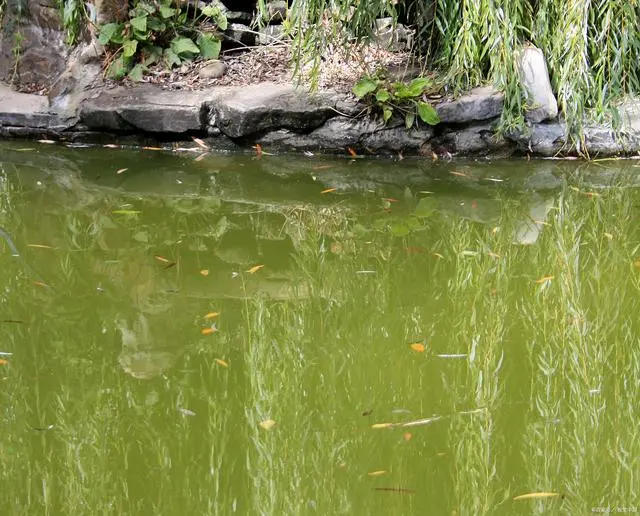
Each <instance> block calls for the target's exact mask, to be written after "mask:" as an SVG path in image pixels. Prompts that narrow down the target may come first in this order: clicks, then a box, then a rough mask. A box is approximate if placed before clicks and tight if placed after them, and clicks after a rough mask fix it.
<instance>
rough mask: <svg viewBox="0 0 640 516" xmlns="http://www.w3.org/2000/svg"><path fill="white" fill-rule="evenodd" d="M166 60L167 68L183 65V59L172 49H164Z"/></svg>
mask: <svg viewBox="0 0 640 516" xmlns="http://www.w3.org/2000/svg"><path fill="white" fill-rule="evenodd" d="M164 60H165V62H166V63H167V68H171V67H173V66H174V65H177V66H179V65H181V64H182V59H180V57H179V56H178V55H177V54H176V53H175V52H174V51H173V50H171V49H170V48H165V49H164Z"/></svg>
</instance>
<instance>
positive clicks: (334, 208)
mask: <svg viewBox="0 0 640 516" xmlns="http://www.w3.org/2000/svg"><path fill="white" fill-rule="evenodd" d="M636 170H637V169H636V165H635V161H631V160H629V161H620V162H600V163H590V164H586V163H581V162H570V161H553V160H544V161H535V162H523V161H504V162H485V161H479V162H463V163H461V162H455V163H446V162H441V161H439V162H432V161H424V160H403V161H399V162H393V161H377V160H372V161H366V160H360V159H344V160H336V159H327V158H324V157H321V156H315V157H303V158H292V157H275V156H265V155H263V156H262V157H261V159H257V158H256V157H253V156H228V155H207V156H205V157H204V158H203V159H200V160H195V159H194V156H192V155H186V154H184V155H182V154H181V155H178V154H170V153H167V152H161V153H158V152H152V151H144V152H142V151H140V152H138V151H120V150H104V149H66V148H60V147H55V148H51V147H46V146H42V145H38V144H33V143H28V144H22V143H12V144H1V145H0V228H1V230H0V271H2V272H1V273H0V274H1V277H2V280H3V284H4V289H3V290H2V292H1V293H0V352H2V353H5V354H3V355H1V356H0V358H1V359H2V365H0V367H2V370H1V373H2V378H3V382H4V385H5V389H4V390H3V391H2V394H1V395H0V403H1V404H2V406H3V407H4V412H3V422H4V423H5V425H4V426H5V440H4V447H3V451H2V452H0V478H2V482H3V486H7V488H6V489H3V491H2V495H1V497H0V500H1V501H2V502H3V506H6V507H9V508H10V509H9V510H10V511H12V512H13V513H16V514H17V513H24V512H25V511H27V512H29V511H33V507H37V508H38V512H43V513H47V512H49V513H64V514H80V513H87V512H89V513H94V512H109V513H118V514H129V513H132V514H133V513H135V514H137V513H154V514H155V513H158V514H160V513H163V514H174V513H175V514H181V513H184V512H185V511H187V512H189V513H193V514H227V513H241V514H257V513H259V514H307V513H317V514H414V513H415V514H423V513H424V509H425V507H429V508H430V510H429V512H433V513H434V514H531V513H535V514H549V513H556V512H569V513H571V514H583V513H587V512H591V510H592V508H597V507H605V506H613V505H616V506H617V507H627V508H634V507H637V503H638V492H637V486H636V483H637V482H635V481H634V479H637V476H638V473H640V471H639V467H640V465H639V463H638V461H637V460H636V459H634V457H638V456H640V440H639V439H638V438H637V429H636V428H635V425H632V424H629V421H634V420H635V411H636V408H635V406H636V404H637V397H638V394H640V393H638V389H639V387H638V385H640V362H639V361H638V356H637V353H634V352H633V350H634V347H635V343H636V342H635V341H636V335H637V334H638V330H640V328H638V327H637V326H638V322H637V317H635V315H636V314H637V313H638V308H639V307H638V303H639V301H638V295H637V294H638V289H639V287H640V283H639V277H638V274H637V271H638V263H640V262H638V255H640V251H639V250H640V229H638V228H640V226H639V225H638V224H637V221H638V211H637V207H636V206H637V192H636V188H635V187H636V186H637V174H636ZM35 271H38V272H37V273H36V272H35ZM16 321H18V322H16ZM24 486H27V488H26V490H25V487H24ZM523 494H524V495H529V496H528V497H525V499H523V500H520V499H516V500H514V499H513V498H514V497H516V496H517V495H523ZM634 504H635V505H634Z"/></svg>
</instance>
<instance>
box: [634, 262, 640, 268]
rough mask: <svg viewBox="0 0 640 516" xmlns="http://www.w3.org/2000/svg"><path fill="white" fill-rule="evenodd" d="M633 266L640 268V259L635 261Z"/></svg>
mask: <svg viewBox="0 0 640 516" xmlns="http://www.w3.org/2000/svg"><path fill="white" fill-rule="evenodd" d="M633 266H634V267H636V268H637V269H640V260H636V261H635V262H633Z"/></svg>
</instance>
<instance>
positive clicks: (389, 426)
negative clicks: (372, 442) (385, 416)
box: [371, 423, 393, 430]
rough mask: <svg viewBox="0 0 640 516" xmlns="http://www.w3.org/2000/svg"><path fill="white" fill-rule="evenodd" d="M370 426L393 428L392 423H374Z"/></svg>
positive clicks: (375, 428) (376, 428)
mask: <svg viewBox="0 0 640 516" xmlns="http://www.w3.org/2000/svg"><path fill="white" fill-rule="evenodd" d="M371 428H373V429H374V430H378V429H379V428H393V423H375V424H373V425H371Z"/></svg>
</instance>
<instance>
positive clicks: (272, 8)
mask: <svg viewBox="0 0 640 516" xmlns="http://www.w3.org/2000/svg"><path fill="white" fill-rule="evenodd" d="M287 10H288V7H287V2H286V0H271V1H270V2H267V15H268V16H269V20H270V21H275V22H280V21H283V20H284V19H286V17H287Z"/></svg>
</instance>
